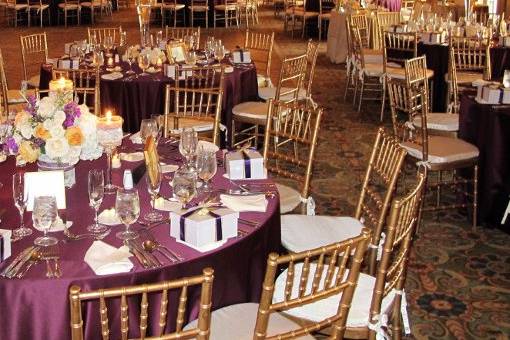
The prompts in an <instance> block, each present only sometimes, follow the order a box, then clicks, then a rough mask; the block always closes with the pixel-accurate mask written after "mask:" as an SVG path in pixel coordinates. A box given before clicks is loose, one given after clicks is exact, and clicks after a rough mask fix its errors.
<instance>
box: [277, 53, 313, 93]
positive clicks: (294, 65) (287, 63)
mask: <svg viewBox="0 0 510 340" xmlns="http://www.w3.org/2000/svg"><path fill="white" fill-rule="evenodd" d="M306 62H307V56H306V54H303V55H300V56H297V57H290V58H289V57H287V58H285V59H284V60H283V62H282V66H281V71H280V77H279V80H278V85H277V86H276V92H275V97H274V98H275V100H279V101H285V102H286V103H292V102H296V101H297V100H298V97H299V90H300V89H301V87H302V84H303V81H304V78H305V74H306Z"/></svg>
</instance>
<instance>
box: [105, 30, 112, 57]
mask: <svg viewBox="0 0 510 340" xmlns="http://www.w3.org/2000/svg"><path fill="white" fill-rule="evenodd" d="M104 48H105V49H106V55H107V56H108V57H111V56H112V49H113V37H112V36H111V35H107V36H105V37H104Z"/></svg>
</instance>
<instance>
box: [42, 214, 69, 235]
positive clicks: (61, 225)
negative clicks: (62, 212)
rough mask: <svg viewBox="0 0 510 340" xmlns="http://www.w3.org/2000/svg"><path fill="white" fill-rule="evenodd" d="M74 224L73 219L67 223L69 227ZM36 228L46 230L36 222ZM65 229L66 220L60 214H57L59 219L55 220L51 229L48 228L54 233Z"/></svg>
mask: <svg viewBox="0 0 510 340" xmlns="http://www.w3.org/2000/svg"><path fill="white" fill-rule="evenodd" d="M72 225H73V221H67V223H66V226H67V229H69V228H71V226H72ZM34 229H35V230H39V231H44V229H42V228H38V227H36V226H35V224H34ZM63 230H64V222H63V221H62V219H61V218H60V216H57V219H56V220H55V222H53V225H52V226H51V228H50V230H48V232H50V233H53V232H57V231H63Z"/></svg>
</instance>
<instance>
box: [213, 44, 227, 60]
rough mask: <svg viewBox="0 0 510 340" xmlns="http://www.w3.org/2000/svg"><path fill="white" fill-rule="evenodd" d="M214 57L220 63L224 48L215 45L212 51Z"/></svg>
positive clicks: (223, 55)
mask: <svg viewBox="0 0 510 340" xmlns="http://www.w3.org/2000/svg"><path fill="white" fill-rule="evenodd" d="M214 56H215V57H216V59H218V61H219V62H221V61H222V60H223V58H225V47H224V46H223V45H221V44H220V45H217V46H216V48H215V49H214Z"/></svg>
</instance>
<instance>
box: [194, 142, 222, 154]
mask: <svg viewBox="0 0 510 340" xmlns="http://www.w3.org/2000/svg"><path fill="white" fill-rule="evenodd" d="M200 148H204V151H209V152H216V151H218V150H219V149H220V148H219V147H218V146H217V145H216V144H214V143H211V142H208V141H206V140H200V141H198V145H197V150H200Z"/></svg>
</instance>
